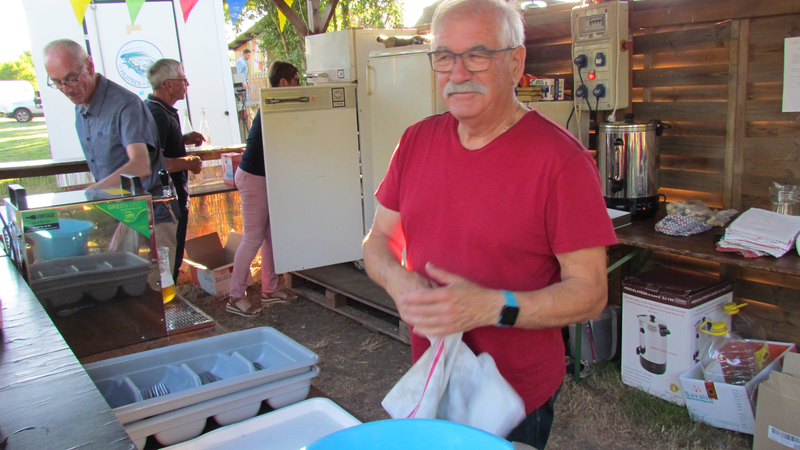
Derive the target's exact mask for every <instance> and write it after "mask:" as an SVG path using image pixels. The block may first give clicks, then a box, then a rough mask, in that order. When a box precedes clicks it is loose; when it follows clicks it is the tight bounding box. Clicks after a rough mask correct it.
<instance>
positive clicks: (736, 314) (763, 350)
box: [723, 302, 771, 371]
mask: <svg viewBox="0 0 800 450" xmlns="http://www.w3.org/2000/svg"><path fill="white" fill-rule="evenodd" d="M745 306H747V303H739V304H736V303H733V302H731V303H726V304H725V305H723V308H724V309H725V314H728V315H729V316H730V319H731V328H730V330H731V331H732V332H733V333H736V334H737V335H739V336H740V337H742V338H743V339H745V340H747V341H748V342H749V343H750V345H751V346H752V347H753V350H754V351H755V352H756V362H758V370H759V371H761V370H764V368H765V367H767V365H769V363H770V362H771V359H770V354H769V345H767V333H766V332H765V331H764V327H762V326H761V325H759V324H758V323H756V321H755V319H753V318H752V317H750V316H749V315H748V314H746V313H742V312H741V309H742V308H743V307H745Z"/></svg>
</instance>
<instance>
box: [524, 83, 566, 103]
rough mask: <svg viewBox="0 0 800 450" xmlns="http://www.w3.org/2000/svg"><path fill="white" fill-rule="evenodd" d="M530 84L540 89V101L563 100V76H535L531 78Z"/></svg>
mask: <svg viewBox="0 0 800 450" xmlns="http://www.w3.org/2000/svg"><path fill="white" fill-rule="evenodd" d="M531 86H538V87H541V89H542V101H556V100H564V79H563V78H537V79H535V80H532V82H531Z"/></svg>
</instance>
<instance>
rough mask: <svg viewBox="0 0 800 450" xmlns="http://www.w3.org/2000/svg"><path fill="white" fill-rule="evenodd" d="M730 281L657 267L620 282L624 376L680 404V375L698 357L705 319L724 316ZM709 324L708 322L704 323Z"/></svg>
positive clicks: (726, 318)
mask: <svg viewBox="0 0 800 450" xmlns="http://www.w3.org/2000/svg"><path fill="white" fill-rule="evenodd" d="M732 291H733V285H732V283H731V282H730V281H727V280H723V279H722V278H719V277H714V276H710V275H706V274H702V273H698V272H691V271H687V270H680V269H673V268H668V267H659V268H656V269H653V270H650V271H648V272H644V273H640V274H636V275H634V276H630V277H628V278H626V279H625V280H623V282H622V381H623V382H624V383H625V384H627V385H629V386H633V387H636V388H639V389H642V390H643V391H646V392H649V393H650V394H653V395H655V396H658V397H661V398H663V399H665V400H668V401H670V402H673V403H676V404H678V405H684V404H685V402H684V398H683V391H682V389H681V384H680V376H681V374H682V373H683V372H685V371H686V370H687V369H688V368H690V367H691V366H692V365H694V364H695V363H696V362H698V361H699V349H700V348H702V345H703V344H704V343H705V342H706V341H707V340H708V338H709V335H707V334H705V333H701V332H700V327H701V326H703V324H704V323H706V322H705V321H706V320H712V321H725V322H726V323H727V324H728V325H730V316H728V315H726V314H725V313H724V311H723V308H722V305H724V304H725V303H728V302H732V301H733V292H732ZM705 326H706V327H707V325H705Z"/></svg>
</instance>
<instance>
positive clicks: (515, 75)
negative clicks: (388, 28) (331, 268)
mask: <svg viewBox="0 0 800 450" xmlns="http://www.w3.org/2000/svg"><path fill="white" fill-rule="evenodd" d="M432 28H433V35H434V42H433V49H434V51H432V52H431V54H430V56H431V66H432V68H433V70H434V71H436V72H437V82H438V85H439V88H440V92H442V96H443V98H444V102H445V104H446V105H447V108H448V110H449V112H448V113H445V114H441V115H438V116H433V117H430V118H428V119H425V120H423V121H421V122H418V123H416V124H414V125H413V126H411V127H410V128H409V129H408V130H406V132H405V134H404V135H403V137H402V138H401V140H400V143H399V144H398V146H397V150H396V151H395V154H394V156H393V157H392V161H391V163H390V166H389V170H388V172H387V174H386V178H385V179H384V180H383V182H382V183H381V185H380V187H379V188H378V191H377V194H376V195H377V198H378V201H379V202H380V206H379V207H378V210H377V213H376V215H375V222H374V225H373V228H372V230H371V231H370V233H369V235H368V236H367V238H366V240H365V241H364V259H365V262H366V267H367V272H368V273H369V275H370V277H371V278H372V279H373V280H375V281H376V282H377V283H378V284H380V285H381V286H383V287H384V288H386V290H387V291H388V292H389V294H390V295H391V296H392V298H393V299H394V300H395V302H396V303H397V308H398V311H399V312H400V315H401V317H402V318H403V320H405V321H406V322H407V323H408V324H409V325H411V326H412V329H413V331H414V334H413V335H412V350H413V357H414V360H415V361H416V359H418V358H419V357H420V356H421V355H422V353H423V352H424V351H425V349H426V348H427V347H428V345H429V341H428V339H427V338H426V337H425V336H441V335H447V334H451V333H456V332H462V331H463V332H464V337H463V339H464V342H465V343H466V344H467V345H468V346H469V347H470V348H471V349H472V350H473V351H474V352H475V353H476V354H478V353H482V352H488V353H489V354H490V355H492V357H493V358H494V359H495V362H496V363H497V367H498V369H499V370H500V373H501V374H502V375H503V376H504V377H505V378H506V379H507V380H508V381H509V383H511V385H512V386H513V387H514V389H516V391H517V392H518V393H519V394H520V396H521V397H522V398H523V400H524V401H525V406H526V412H527V413H528V417H527V418H526V420H525V421H523V423H522V424H520V425H519V426H518V427H517V428H516V429H515V430H514V431H512V433H511V435H509V436H508V439H509V440H512V441H518V442H524V443H527V444H530V445H533V446H534V447H536V448H538V449H540V450H541V449H543V448H544V446H545V444H546V443H547V438H548V436H549V432H550V426H551V425H552V420H553V405H554V402H555V396H556V395H557V392H558V389H559V387H560V386H561V382H562V380H563V378H564V374H565V365H564V346H563V342H562V339H561V332H560V328H561V327H563V326H566V325H568V324H571V323H576V322H581V321H584V320H587V319H590V318H593V317H596V316H597V315H599V314H600V312H601V311H602V309H603V307H604V306H605V304H606V300H607V282H606V272H605V267H606V253H605V246H607V245H611V244H615V243H616V242H617V240H616V236H615V234H614V230H613V227H612V225H611V221H610V219H609V217H608V213H607V212H606V208H605V204H604V201H603V197H602V193H601V188H600V180H599V176H598V172H597V167H596V166H595V165H594V161H593V159H592V156H591V155H590V154H589V152H588V151H586V149H584V148H583V147H582V146H581V144H580V143H579V142H578V141H577V140H575V139H574V138H573V137H572V136H571V135H570V134H569V133H568V132H566V131H565V130H564V129H563V128H561V127H560V126H558V125H556V124H554V123H552V122H550V121H549V120H548V119H546V118H544V117H543V116H541V115H540V114H539V113H537V112H536V111H531V110H529V109H527V108H525V107H524V106H522V105H521V104H520V103H519V102H517V100H516V97H515V95H514V86H515V85H516V83H517V80H519V78H520V77H521V75H522V73H523V71H524V65H525V46H524V31H523V27H522V21H521V18H520V15H519V13H518V12H517V11H515V10H513V9H512V8H511V7H510V6H509V5H508V4H506V3H505V2H504V1H502V0H445V2H444V3H442V4H441V5H440V6H439V9H438V10H437V12H436V15H435V17H434V20H433V26H432ZM403 249H405V250H406V256H407V262H406V264H405V265H403V264H402V259H401V258H402V251H403Z"/></svg>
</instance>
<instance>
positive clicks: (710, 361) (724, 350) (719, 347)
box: [700, 322, 759, 386]
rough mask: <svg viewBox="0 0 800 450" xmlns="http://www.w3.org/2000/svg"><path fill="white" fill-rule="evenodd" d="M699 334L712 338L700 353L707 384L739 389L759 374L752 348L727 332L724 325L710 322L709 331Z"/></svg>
mask: <svg viewBox="0 0 800 450" xmlns="http://www.w3.org/2000/svg"><path fill="white" fill-rule="evenodd" d="M702 331H703V333H706V334H710V335H711V336H712V338H711V339H710V340H709V341H708V342H707V343H706V344H705V345H704V346H703V350H702V351H701V352H700V365H701V366H702V368H703V376H704V377H705V379H706V381H713V382H714V383H727V384H735V385H739V386H741V385H744V384H747V382H748V381H750V380H752V379H753V378H754V377H755V376H756V375H757V374H758V372H759V370H758V363H757V361H756V354H755V351H754V350H753V347H752V346H751V345H750V343H749V342H747V341H745V340H744V339H742V338H741V337H740V336H738V335H736V334H735V333H732V332H731V331H729V330H728V326H727V325H726V324H725V322H712V323H711V330H705V329H703V330H702Z"/></svg>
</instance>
